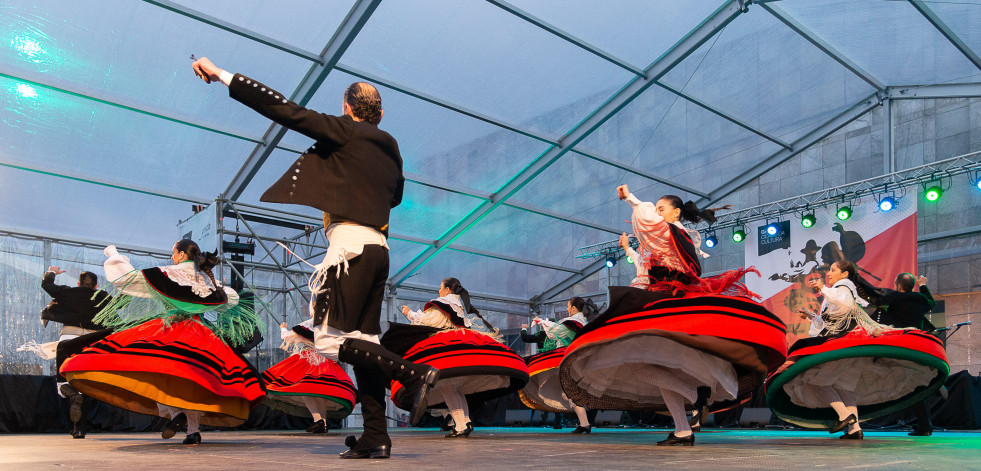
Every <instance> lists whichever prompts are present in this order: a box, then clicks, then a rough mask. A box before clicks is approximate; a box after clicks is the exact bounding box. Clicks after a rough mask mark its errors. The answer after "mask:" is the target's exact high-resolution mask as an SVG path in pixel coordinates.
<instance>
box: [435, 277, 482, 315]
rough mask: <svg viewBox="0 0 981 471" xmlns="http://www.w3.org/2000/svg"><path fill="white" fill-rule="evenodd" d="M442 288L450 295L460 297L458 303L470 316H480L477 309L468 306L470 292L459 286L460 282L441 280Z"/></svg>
mask: <svg viewBox="0 0 981 471" xmlns="http://www.w3.org/2000/svg"><path fill="white" fill-rule="evenodd" d="M443 286H445V287H446V288H447V289H449V290H450V292H451V293H453V294H455V295H457V296H460V301H462V302H463V308H464V309H466V310H467V312H468V313H470V314H480V311H478V310H477V308H475V307H473V305H472V304H470V292H469V291H467V289H466V288H464V287H463V285H462V284H460V280H458V279H456V278H453V277H450V278H444V279H443Z"/></svg>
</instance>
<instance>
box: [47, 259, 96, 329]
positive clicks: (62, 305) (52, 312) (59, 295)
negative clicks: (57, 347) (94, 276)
mask: <svg viewBox="0 0 981 471" xmlns="http://www.w3.org/2000/svg"><path fill="white" fill-rule="evenodd" d="M54 280H55V274H54V273H52V272H47V273H45V274H44V278H43V279H42V280H41V288H43V289H44V290H45V291H47V293H48V294H50V295H51V297H52V298H54V299H52V300H51V302H50V303H48V305H47V307H45V308H44V310H42V311H41V319H43V320H46V321H51V322H59V323H61V324H64V325H70V326H74V327H81V328H83V329H88V330H98V329H101V328H102V327H99V326H98V325H96V324H95V323H93V322H92V318H93V317H95V315H96V314H98V313H99V310H100V309H102V306H105V305H106V302H107V301H108V300H109V295H108V294H106V292H105V291H102V290H98V291H97V290H94V289H92V288H86V287H83V286H77V287H72V286H63V285H56V284H55V283H54ZM93 298H94V299H93Z"/></svg>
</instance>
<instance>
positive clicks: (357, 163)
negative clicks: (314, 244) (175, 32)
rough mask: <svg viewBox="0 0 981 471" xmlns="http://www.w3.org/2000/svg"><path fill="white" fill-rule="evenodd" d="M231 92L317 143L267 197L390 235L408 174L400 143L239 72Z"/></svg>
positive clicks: (262, 113) (241, 100)
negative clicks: (312, 107) (393, 212)
mask: <svg viewBox="0 0 981 471" xmlns="http://www.w3.org/2000/svg"><path fill="white" fill-rule="evenodd" d="M228 93H229V95H230V96H231V97H232V98H234V99H235V100H237V101H239V102H241V103H243V104H245V105H246V106H248V107H249V108H252V109H254V110H255V111H257V112H259V114H261V115H263V116H265V117H267V118H269V119H271V120H273V121H275V122H276V123H278V124H280V125H282V126H283V127H286V128H288V129H291V130H293V131H296V132H299V133H300V134H303V135H305V136H308V137H311V138H313V139H316V141H317V142H316V143H315V144H314V145H313V146H311V147H310V148H309V149H307V151H306V152H305V153H304V154H303V155H301V156H300V158H299V159H297V160H296V162H294V163H293V165H292V166H290V168H289V169H288V170H287V171H286V173H285V174H283V176H282V177H280V178H279V180H278V181H276V183H274V184H273V186H271V187H270V188H269V189H268V190H266V192H265V193H264V194H263V195H262V198H261V200H262V201H266V202H271V203H291V204H302V205H306V206H311V207H314V208H317V209H320V210H321V211H324V212H325V213H327V214H329V215H330V217H331V220H334V221H340V220H345V221H353V222H356V223H358V224H361V225H364V226H368V227H373V228H376V229H379V230H381V231H382V232H384V233H385V234H387V233H388V219H389V213H390V212H391V208H394V207H396V206H398V205H399V203H401V202H402V190H403V187H404V185H405V178H404V177H403V176H402V156H401V154H399V147H398V143H397V142H396V141H395V138H393V137H392V136H391V135H389V134H388V133H387V132H385V131H382V130H380V129H378V126H376V125H373V124H368V123H364V122H358V121H355V120H354V119H352V118H351V117H350V116H340V117H338V116H330V115H326V114H323V113H318V112H316V111H313V110H308V109H306V108H304V107H302V106H300V105H297V104H296V103H293V102H292V101H290V100H289V99H287V98H286V96H284V95H283V94H281V93H280V92H277V91H276V90H273V89H271V88H269V87H268V86H266V85H263V84H261V83H259V82H257V81H255V80H253V79H251V78H249V77H246V76H244V75H241V74H235V76H234V77H233V78H232V83H231V85H229V87H228Z"/></svg>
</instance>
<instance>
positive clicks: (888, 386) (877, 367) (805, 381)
mask: <svg viewBox="0 0 981 471" xmlns="http://www.w3.org/2000/svg"><path fill="white" fill-rule="evenodd" d="M936 376H937V370H936V369H934V368H930V367H928V366H924V365H921V364H919V363H914V362H912V361H909V360H899V359H895V358H881V357H860V358H844V359H841V360H835V361H829V362H827V363H822V364H820V365H818V366H815V367H813V368H810V369H808V370H807V371H805V372H803V373H801V374H799V375H797V376H796V377H795V378H793V379H791V380H790V381H788V382H787V383H786V384H784V385H783V389H784V391H785V392H786V393H787V395H788V396H789V397H790V400H791V402H793V403H794V404H797V405H799V406H803V407H809V408H812V409H818V408H824V407H828V402H827V400H823V399H822V398H821V396H820V395H819V394H817V393H815V391H814V388H813V387H812V386H819V387H820V386H837V387H838V388H840V389H843V390H846V391H852V392H854V393H855V398H856V400H857V402H858V404H857V405H864V404H880V403H883V402H887V401H891V400H894V399H898V398H901V397H904V396H906V395H908V394H910V393H912V392H913V391H914V390H916V388H918V387H922V386H927V385H929V384H930V381H931V380H933V378H934V377H936Z"/></svg>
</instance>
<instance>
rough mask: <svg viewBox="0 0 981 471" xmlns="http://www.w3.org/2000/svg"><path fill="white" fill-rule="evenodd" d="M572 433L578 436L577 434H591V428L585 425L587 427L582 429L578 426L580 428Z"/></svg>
mask: <svg viewBox="0 0 981 471" xmlns="http://www.w3.org/2000/svg"><path fill="white" fill-rule="evenodd" d="M572 433H573V434H578V433H593V426H592V425H587V426H585V427H583V426H582V425H580V426H578V427H576V429H575V430H573V431H572Z"/></svg>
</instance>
